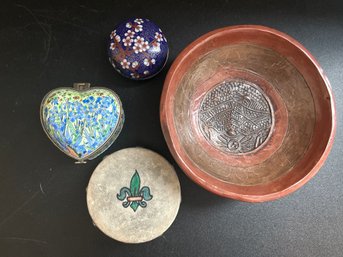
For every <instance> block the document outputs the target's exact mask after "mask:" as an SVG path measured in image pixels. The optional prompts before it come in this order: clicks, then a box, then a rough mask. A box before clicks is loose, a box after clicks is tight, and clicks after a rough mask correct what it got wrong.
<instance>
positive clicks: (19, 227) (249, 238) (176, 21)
mask: <svg viewBox="0 0 343 257" xmlns="http://www.w3.org/2000/svg"><path fill="white" fill-rule="evenodd" d="M339 2H340V1H336V3H335V2H330V1H321V2H320V1H310V0H309V1H261V0H260V1H240V0H229V1H213V0H208V1H202V0H199V1H192V2H191V1H188V2H186V1H179V2H177V1H150V0H140V1H136V0H128V1H114V0H112V1H84V2H82V1H71V0H59V1H55V2H53V1H26V2H23V1H20V0H18V1H13V2H5V1H3V0H2V1H1V4H0V90H1V91H0V92H1V100H0V117H1V120H0V122H1V126H0V132H1V133H0V164H1V168H0V256H2V257H21V256H26V257H31V256H34V257H38V256H42V257H45V256H47V257H54V256H64V257H69V256H71V257H83V256H85V257H97V256H99V257H100V256H101V257H114V256H120V257H126V256H142V257H143V256H164V257H166V256H187V257H192V256H197V257H200V256H204V257H208V256H261V257H266V256H342V254H343V244H342V242H343V226H342V224H343V174H342V167H343V158H342V152H343V149H342V146H343V142H342V140H343V136H342V132H341V127H340V123H339V122H340V120H342V112H343V103H342V101H341V98H342V97H343V91H342V81H343V71H342V63H343V52H342V50H343V15H342V14H343V6H342V4H339ZM132 16H141V17H147V18H150V19H151V20H153V21H154V22H155V23H157V24H158V25H159V26H160V27H161V28H162V29H163V30H164V32H165V34H166V36H167V38H168V40H169V44H170V50H171V52H170V59H169V62H168V64H167V66H166V67H165V69H164V70H163V72H162V73H160V74H159V75H158V76H157V77H155V78H153V79H151V80H148V81H144V82H134V81H130V80H128V79H125V78H122V77H121V76H120V75H119V74H117V73H116V72H115V71H114V70H113V68H112V67H111V65H110V64H109V63H108V60H107V56H106V40H107V36H108V34H109V33H110V31H111V30H112V29H113V26H114V25H115V24H116V23H117V22H119V21H121V20H122V19H125V18H127V17H132ZM234 24H260V25H266V26H270V27H273V28H276V29H279V30H281V31H283V32H286V33H287V34H289V35H291V36H293V37H294V38H296V39H297V40H299V41H300V42H302V43H303V44H304V45H305V47H307V48H308V49H309V50H310V51H311V52H312V53H313V54H314V55H315V56H316V57H317V59H318V60H319V62H320V63H321V65H322V67H323V68H324V70H325V71H326V73H327V75H328V77H329V79H330V80H331V83H332V87H333V90H334V93H335V96H336V100H337V116H338V117H337V118H338V129H337V135H336V140H335V144H334V147H333V150H332V152H331V154H330V156H329V158H328V160H327V162H326V163H325V165H324V167H323V168H322V169H321V171H320V172H319V173H318V175H317V176H316V177H315V178H314V179H312V180H311V181H310V182H309V183H308V184H307V185H305V186H304V187H303V188H301V189H300V190H299V191H297V192H296V193H294V194H292V195H290V196H287V197H286V198H283V199H281V200H277V201H274V202H269V203H263V204H249V203H243V202H238V201H233V200H229V199H223V198H220V197H218V196H215V195H213V194H211V193H209V192H207V191H205V190H203V189H202V188H200V187H198V186H197V185H196V184H194V183H193V182H191V181H190V180H189V179H188V178H187V177H186V176H185V175H184V174H183V172H182V171H181V170H180V169H179V168H177V173H178V176H179V179H180V182H181V186H182V197H183V201H182V204H181V207H180V211H179V214H178V216H177V218H176V220H175V222H174V224H173V225H172V226H171V228H170V229H169V230H168V231H167V232H166V233H165V234H164V235H163V236H162V237H160V238H158V239H156V240H154V241H152V242H149V243H145V244H140V245H127V244H122V243H119V242H116V241H114V240H111V239H110V238H108V237H106V236H105V235H103V234H102V233H101V232H100V231H99V230H98V229H97V228H96V227H94V226H93V225H92V222H91V219H90V217H89V215H88V211H87V207H86V200H85V199H86V198H85V196H86V194H85V188H86V186H87V183H88V180H89V178H90V175H91V173H92V171H93V170H94V168H95V167H96V166H97V164H98V163H99V162H100V161H101V159H102V157H103V156H104V155H102V156H101V157H99V158H97V159H96V160H94V161H90V162H88V163H87V164H86V165H75V164H74V163H73V160H72V159H70V158H68V157H67V156H65V155H64V154H63V153H61V152H60V151H59V150H58V149H57V148H55V147H54V146H53V144H52V143H51V142H50V141H49V140H48V138H47V137H46V136H45V134H44V132H43V130H42V128H41V125H40V121H39V105H40V101H41V99H42V97H43V96H44V95H45V93H47V92H48V91H49V90H51V89H53V88H56V87H59V86H69V85H71V84H72V83H73V82H79V81H85V82H91V83H94V84H97V85H103V86H108V87H110V88H112V89H114V90H115V91H116V92H117V93H118V94H119V95H120V96H121V98H122V101H123V104H124V108H125V111H126V118H127V119H126V123H125V126H124V129H123V131H122V134H121V135H120V137H119V139H118V140H117V141H116V143H115V144H113V145H112V146H111V148H110V149H109V150H108V151H106V153H105V154H109V153H111V152H114V151H116V150H118V149H121V148H125V147H131V146H143V147H146V148H150V149H152V150H154V151H157V152H159V153H161V154H162V155H163V156H165V157H166V158H167V159H168V160H169V161H170V162H172V163H173V165H174V166H175V167H177V165H176V163H175V162H174V161H173V159H172V157H171V155H170V153H169V151H168V149H167V146H166V143H165V141H164V138H163V135H162V132H161V128H160V123H159V98H160V95H161V91H162V85H163V81H164V78H165V75H166V73H167V71H168V68H169V67H170V64H171V62H172V61H173V60H174V59H175V57H176V56H177V54H178V53H179V52H180V51H181V50H182V49H183V48H184V47H185V46H186V45H188V44H189V43H190V42H192V41H193V40H194V39H196V38H197V37H199V36H200V35H202V34H204V33H206V32H208V31H210V30H213V29H216V28H219V27H223V26H228V25H234Z"/></svg>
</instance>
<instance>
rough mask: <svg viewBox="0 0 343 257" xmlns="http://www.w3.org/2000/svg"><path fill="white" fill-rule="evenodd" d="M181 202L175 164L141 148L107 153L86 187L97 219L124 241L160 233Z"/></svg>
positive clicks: (142, 239) (106, 230)
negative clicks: (173, 165) (172, 164)
mask: <svg viewBox="0 0 343 257" xmlns="http://www.w3.org/2000/svg"><path fill="white" fill-rule="evenodd" d="M180 202H181V190H180V183H179V180H178V178H177V175H176V173H175V170H174V168H173V167H172V166H171V165H170V164H169V163H168V162H167V161H166V160H165V159H164V158H163V157H162V156H160V155H159V154H157V153H155V152H152V151H150V150H147V149H143V148H127V149H123V150H120V151H117V152H115V153H113V154H111V155H109V156H107V157H105V159H104V160H103V161H102V162H101V163H100V164H99V166H98V167H97V168H96V169H95V171H94V173H93V175H92V177H91V179H90V181H89V184H88V188H87V205H88V210H89V213H90V216H91V217H92V219H93V223H94V224H95V225H96V226H97V227H98V228H99V229H100V230H101V231H102V232H103V233H105V234H106V235H107V236H109V237H111V238H113V239H115V240H118V241H121V242H124V243H143V242H147V241H150V240H153V239H155V238H157V237H159V236H161V235H162V234H163V233H164V232H165V231H166V230H167V229H168V228H169V227H170V225H171V224H172V223H173V221H174V220H175V217H176V215H177V213H178V210H179V206H180Z"/></svg>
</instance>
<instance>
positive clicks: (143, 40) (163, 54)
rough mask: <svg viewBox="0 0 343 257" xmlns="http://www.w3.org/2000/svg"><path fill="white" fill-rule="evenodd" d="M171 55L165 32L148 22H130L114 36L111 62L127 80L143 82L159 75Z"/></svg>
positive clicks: (122, 24)
mask: <svg viewBox="0 0 343 257" xmlns="http://www.w3.org/2000/svg"><path fill="white" fill-rule="evenodd" d="M168 54H169V48H168V43H167V39H166V38H165V36H164V34H163V32H162V30H161V29H160V28H159V27H158V26H157V25H156V24H155V23H153V22H152V21H150V20H148V19H142V18H132V19H128V20H126V21H124V22H122V23H120V24H119V25H117V26H116V27H115V29H114V30H113V31H112V32H111V34H110V38H109V44H108V56H109V61H110V62H111V64H112V66H113V67H114V68H115V70H116V71H118V72H119V73H120V74H122V75H123V76H124V77H127V78H131V79H135V80H142V79H148V78H151V77H153V76H155V75H156V74H157V73H159V72H160V71H161V70H162V68H163V67H164V65H165V64H166V62H167V59H168Z"/></svg>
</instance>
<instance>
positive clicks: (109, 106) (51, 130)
mask: <svg viewBox="0 0 343 257" xmlns="http://www.w3.org/2000/svg"><path fill="white" fill-rule="evenodd" d="M40 117H41V123H42V126H43V129H44V131H45V132H46V134H47V136H48V137H49V139H50V140H51V141H52V142H53V143H54V144H55V145H56V146H57V147H58V148H59V149H60V150H61V151H62V152H64V153H65V154H67V155H68V156H70V157H72V158H74V159H76V160H77V161H78V162H81V163H82V162H85V160H91V159H94V158H95V157H97V156H98V155H99V154H101V153H102V152H104V151H105V150H106V149H107V148H108V147H110V146H111V144H112V143H113V142H114V140H115V139H116V138H117V136H118V135H119V133H120V131H121V129H122V126H123V123H124V111H123V107H122V104H121V101H120V99H119V97H118V95H117V94H116V93H115V92H113V91H112V90H110V89H108V88H105V87H90V84H88V83H75V84H74V87H73V88H68V87H61V88H57V89H54V90H52V91H50V92H49V93H48V94H47V95H46V96H45V97H44V99H43V101H42V103H41V110H40Z"/></svg>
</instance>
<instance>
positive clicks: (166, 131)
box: [160, 25, 336, 202]
mask: <svg viewBox="0 0 343 257" xmlns="http://www.w3.org/2000/svg"><path fill="white" fill-rule="evenodd" d="M244 30H255V31H256V32H264V33H270V34H273V35H274V36H277V37H280V38H282V39H283V40H285V41H287V43H289V44H291V45H293V46H295V47H296V48H298V49H299V50H300V51H301V52H302V53H303V54H304V55H305V56H306V57H307V59H308V60H309V62H311V63H312V64H313V66H314V69H315V71H316V72H317V73H318V75H319V76H320V78H321V79H322V80H323V85H325V87H326V90H327V92H328V95H329V99H328V100H329V101H330V106H331V110H330V113H331V121H332V123H331V128H330V134H329V137H328V141H327V144H326V146H325V148H324V150H323V152H322V153H321V155H320V158H319V159H318V160H317V161H316V163H315V165H314V166H313V167H312V169H310V170H309V171H308V172H307V173H306V174H305V175H304V176H303V177H301V178H300V179H299V180H298V181H297V182H295V183H293V184H291V185H289V186H288V187H286V188H283V189H281V190H279V191H275V192H272V193H269V194H263V195H262V194H261V195H255V194H241V193H237V192H233V191H227V190H223V189H222V188H218V187H217V186H215V185H212V184H209V183H207V182H206V181H205V180H204V179H202V178H201V177H200V176H198V175H197V174H196V173H194V172H193V171H192V168H191V167H189V166H188V165H187V163H186V162H185V161H184V158H185V157H186V156H184V154H183V153H179V152H178V151H177V150H176V149H175V148H176V147H178V146H180V142H178V140H175V139H174V140H173V139H172V137H171V134H170V126H171V124H170V122H168V120H169V119H170V117H168V113H167V111H166V109H167V108H166V106H167V105H168V103H166V100H167V98H168V97H169V96H170V92H169V85H170V84H171V83H172V81H173V79H174V76H175V74H176V72H177V70H178V69H179V67H180V65H181V64H182V63H183V61H184V60H185V59H186V58H187V57H188V56H189V55H190V54H191V53H192V50H194V49H196V48H197V47H198V46H199V45H201V44H202V43H203V42H205V41H207V40H208V39H210V38H211V37H213V36H216V35H217V34H221V33H227V32H228V31H244ZM160 122H161V127H162V132H163V135H164V137H165V140H166V142H167V145H168V148H169V150H170V152H171V153H172V155H173V157H174V159H175V160H176V162H177V164H178V165H179V166H180V167H181V169H182V170H183V171H184V173H185V174H186V175H187V176H188V177H189V178H191V179H192V180H193V181H194V182H195V183H197V184H198V185H200V186H202V187H203V188H205V189H206V190H208V191H210V192H212V193H215V194H217V195H220V196H223V197H227V198H232V199H235V200H241V201H246V202H264V201H271V200H276V199H278V198H281V197H284V196H286V195H288V194H290V193H292V192H294V191H296V190H297V189H299V188H300V187H302V186H303V185H304V184H306V183H307V182H308V181H309V180H310V179H311V178H312V177H313V176H315V175H316V173H317V172H318V171H319V169H320V168H321V166H322V165H323V164H324V162H325V160H326V159H327V157H328V155H329V152H330V150H331V148H332V145H333V140H334V137H335V133H336V108H335V99H334V96H333V92H332V88H331V85H330V82H329V80H328V78H327V76H326V75H325V73H324V71H323V69H322V68H321V66H320V65H319V63H318V61H317V60H316V59H315V58H314V56H313V55H312V54H311V53H310V52H309V51H308V50H307V49H306V48H305V47H304V46H303V45H302V44H300V43H299V42H298V41H297V40H295V39H294V38H292V37H291V36H289V35H287V34H285V33H283V32H280V31H278V30H276V29H272V28H269V27H265V26H261V25H236V26H227V27H223V28H219V29H216V30H213V31H210V32H208V33H206V34H204V35H202V36H201V37H199V38H197V39H196V40H195V41H193V42H192V43H190V44H189V45H188V46H187V47H186V48H184V49H183V50H182V51H181V53H180V54H179V55H178V56H177V58H176V59H175V60H174V62H173V63H172V65H171V67H170V69H169V71H168V73H167V76H166V79H165V82H164V86H163V91H162V96H161V102H160ZM193 168H195V169H196V170H197V173H199V172H200V173H203V171H202V170H201V169H199V168H197V167H193ZM281 177H282V176H281ZM242 187H244V186H242Z"/></svg>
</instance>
